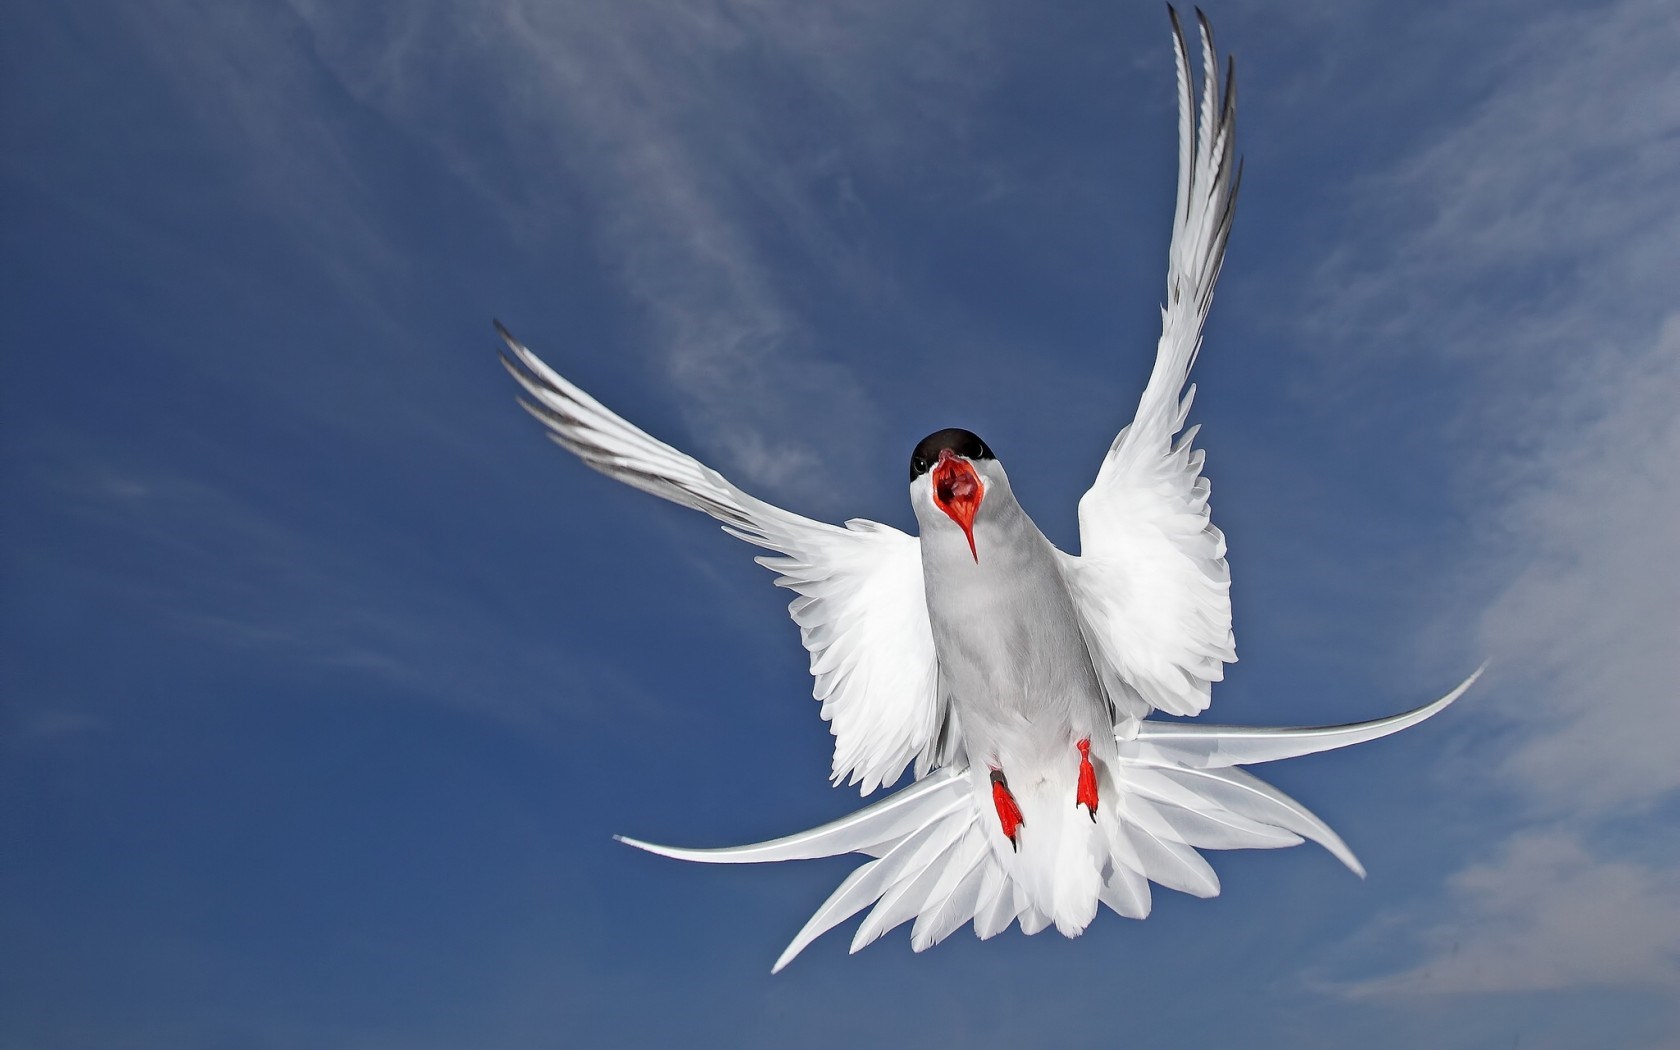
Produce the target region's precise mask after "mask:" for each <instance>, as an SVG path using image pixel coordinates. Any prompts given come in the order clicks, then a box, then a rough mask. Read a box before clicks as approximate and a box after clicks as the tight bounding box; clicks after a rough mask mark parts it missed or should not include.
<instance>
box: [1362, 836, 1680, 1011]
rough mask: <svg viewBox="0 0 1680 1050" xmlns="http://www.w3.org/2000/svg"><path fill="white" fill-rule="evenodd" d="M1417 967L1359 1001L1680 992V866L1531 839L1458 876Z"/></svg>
mask: <svg viewBox="0 0 1680 1050" xmlns="http://www.w3.org/2000/svg"><path fill="white" fill-rule="evenodd" d="M1443 904H1444V906H1443V907H1442V908H1440V909H1439V911H1438V913H1437V914H1436V915H1435V917H1434V918H1433V919H1432V920H1431V921H1429V922H1427V923H1426V924H1425V925H1424V926H1423V928H1422V929H1421V930H1419V931H1417V932H1416V933H1415V934H1414V936H1415V938H1416V940H1417V941H1419V942H1421V951H1420V953H1419V954H1420V955H1421V959H1420V961H1418V962H1417V963H1416V964H1415V965H1413V966H1411V967H1409V968H1407V969H1404V970H1401V971H1400V972H1397V973H1391V974H1387V975H1384V976H1382V977H1378V978H1374V979H1371V980H1366V981H1358V982H1351V983H1348V984H1345V985H1343V986H1342V987H1341V990H1342V991H1343V992H1344V993H1345V994H1348V995H1352V996H1357V997H1382V996H1394V995H1408V994H1447V995H1477V994H1484V993H1489V992H1535V991H1556V990H1560V989H1566V988H1575V987H1582V986H1602V985H1620V986H1627V987H1633V988H1654V989H1658V990H1663V991H1667V992H1669V993H1673V992H1676V991H1680V953H1677V952H1676V950H1675V949H1676V946H1680V868H1676V867H1674V866H1667V867H1664V866H1654V865H1650V864H1646V863H1641V862H1639V861H1636V860H1605V859H1604V858H1603V857H1602V856H1601V855H1599V854H1598V852H1597V851H1596V850H1592V849H1590V848H1588V847H1587V846H1586V845H1584V844H1583V843H1582V842H1581V841H1580V840H1579V839H1577V838H1576V837H1575V836H1573V835H1571V834H1568V833H1566V832H1526V833H1523V834H1520V835H1516V836H1514V837H1512V838H1511V839H1509V840H1508V841H1507V842H1506V843H1505V844H1504V846H1503V848H1502V849H1501V850H1500V851H1499V853H1498V854H1497V855H1495V856H1494V857H1492V858H1491V859H1489V860H1487V861H1483V862H1480V863H1477V864H1473V865H1471V866H1470V867H1468V868H1465V869H1464V870H1463V871H1460V872H1458V873H1456V874H1454V875H1453V876H1452V877H1451V878H1450V879H1448V880H1447V892H1446V899H1445V901H1444V902H1443Z"/></svg>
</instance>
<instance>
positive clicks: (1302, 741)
mask: <svg viewBox="0 0 1680 1050" xmlns="http://www.w3.org/2000/svg"><path fill="white" fill-rule="evenodd" d="M1481 673H1482V672H1481V669H1478V670H1477V671H1476V673H1475V674H1472V675H1471V676H1470V677H1469V678H1467V679H1465V681H1464V682H1463V683H1462V684H1461V685H1459V687H1458V688H1456V689H1454V690H1453V691H1452V692H1450V693H1448V694H1447V695H1446V696H1444V697H1442V698H1441V699H1439V700H1436V701H1435V702H1433V703H1430V704H1426V705H1424V706H1423V707H1419V708H1417V709H1415V710H1412V711H1407V712H1405V713H1403V714H1399V715H1395V716H1393V717H1391V718H1383V719H1377V720H1375V721H1371V722H1359V723H1355V724H1353V725H1346V726H1323V727H1312V728H1300V729H1261V728H1254V727H1247V726H1193V725H1184V724H1180V723H1176V722H1174V723H1155V722H1145V723H1144V724H1143V726H1142V728H1141V730H1140V731H1139V732H1138V734H1137V736H1136V738H1135V739H1133V740H1121V741H1119V757H1118V758H1117V760H1116V762H1115V766H1114V768H1113V769H1111V770H1108V771H1107V774H1108V775H1107V776H1105V777H1104V783H1105V787H1106V786H1112V788H1113V793H1114V794H1113V798H1112V799H1110V797H1108V796H1106V795H1105V796H1104V798H1103V805H1102V807H1101V809H1100V810H1099V819H1098V821H1097V824H1096V827H1097V829H1099V830H1098V831H1097V832H1096V837H1095V838H1093V839H1090V840H1088V841H1091V842H1093V843H1095V846H1094V850H1095V856H1096V860H1095V863H1096V869H1097V870H1096V872H1095V874H1096V876H1097V878H1096V879H1095V881H1092V880H1089V879H1080V878H1073V879H1068V878H1063V877H1062V875H1061V873H1058V875H1057V878H1056V879H1055V880H1054V883H1053V887H1052V888H1051V889H1049V890H1048V891H1041V892H1050V893H1052V894H1053V899H1048V900H1039V899H1035V897H1034V893H1033V891H1032V890H1031V889H1029V883H1028V881H1023V880H1022V879H1020V878H1018V877H1017V872H1019V871H1020V869H1019V868H1018V867H1017V866H1016V865H1017V862H1018V861H1019V857H1018V856H1017V855H1016V854H1014V853H1013V852H1012V851H1011V849H1010V847H1009V846H1008V844H1007V840H1004V839H1003V837H1002V835H1001V834H1000V833H999V829H998V827H997V817H996V815H995V814H994V813H993V812H992V804H991V799H990V796H989V794H986V793H983V792H980V791H977V790H976V788H975V786H974V785H975V781H974V780H973V779H972V778H970V777H969V775H968V774H967V772H966V771H964V770H961V769H952V768H947V769H941V770H939V771H937V772H935V773H933V774H932V775H930V776H928V777H926V778H924V779H923V780H921V781H918V782H917V783H915V784H913V785H911V786H910V787H908V788H905V789H904V790H902V791H899V792H897V793H896V794H893V795H891V796H889V797H888V798H885V799H883V800H881V801H880V802H877V803H875V804H874V805H872V806H868V807H865V808H864V809H861V810H859V811H857V812H856V813H852V814H850V815H848V816H846V817H842V818H841V819H839V820H836V821H832V822H830V823H828V824H824V825H822V826H821V827H818V828H813V829H811V830H810V831H804V832H800V833H799V834H797V835H789V836H786V837H785V838H779V839H773V840H771V841H769V842H760V843H755V844H753V845H748V846H736V847H730V848H725V849H679V848H675V847H671V846H656V845H653V844H651V843H646V842H640V841H637V840H635V839H629V838H623V837H620V840H619V841H621V842H624V843H626V844H628V845H631V846H635V847H637V848H639V849H644V850H647V851H649V852H652V853H658V854H661V855H663V856H667V857H675V858H677V859H679V860H693V861H700V862H704V863H712V864H743V863H758V862H766V861H781V860H805V859H812V858H816V857H829V856H836V855H839V854H843V853H862V854H866V855H869V856H872V857H875V858H877V859H873V860H870V861H869V862H868V863H866V864H864V865H862V866H861V867H859V868H858V869H857V870H855V871H853V872H852V873H851V875H850V876H848V877H847V878H846V879H845V881H843V882H842V883H841V884H840V885H839V887H838V888H836V889H835V891H834V893H833V894H832V895H830V896H829V898H828V900H827V901H825V902H824V903H823V905H822V907H820V908H818V909H817V911H816V914H814V915H812V916H811V918H810V921H808V922H807V923H806V924H805V926H804V928H803V929H801V930H800V931H799V933H798V934H797V935H796V936H795V937H794V939H793V941H792V942H791V943H790V944H789V945H788V946H787V950H786V951H784V952H783V953H782V955H781V957H780V958H779V959H777V960H776V965H775V967H774V968H773V970H772V972H774V971H776V970H780V969H781V968H782V967H784V966H786V965H787V964H788V963H789V962H790V961H792V959H793V958H794V957H795V956H796V955H798V954H799V953H800V952H801V951H803V950H804V949H805V947H806V946H807V945H809V944H810V943H811V942H812V941H814V940H816V939H817V938H818V937H820V936H822V935H823V934H824V933H826V932H827V931H829V930H830V929H833V928H834V927H835V926H837V925H839V924H840V923H842V922H844V921H846V920H847V919H849V918H851V917H852V916H853V915H856V914H857V913H858V912H860V911H863V910H864V909H865V908H869V907H870V906H871V905H873V906H874V907H873V908H872V909H871V910H870V913H869V915H868V916H867V917H866V918H865V919H864V921H863V922H862V923H861V924H859V926H858V929H857V933H856V934H855V936H854V937H853V940H852V950H853V951H857V950H859V949H860V948H863V947H864V946H866V945H868V944H870V943H871V942H873V941H874V940H876V939H877V938H879V937H880V936H881V935H883V934H885V933H887V932H889V931H891V930H892V929H894V928H896V927H898V926H900V925H902V924H903V923H905V922H908V921H910V920H912V919H914V920H915V926H914V927H913V928H912V932H911V945H912V947H913V948H914V949H915V950H916V951H922V950H923V949H925V948H928V947H930V946H931V945H934V944H938V943H939V942H940V941H942V940H944V939H945V938H946V937H948V936H949V935H950V934H951V933H952V932H953V931H955V930H956V929H958V928H959V927H961V926H962V925H964V924H965V923H968V922H973V924H974V932H975V933H976V934H977V935H978V936H979V937H981V938H982V939H984V938H989V937H994V936H996V935H997V934H999V933H1001V932H1003V931H1004V930H1006V929H1008V928H1009V925H1010V923H1012V922H1015V921H1017V920H1018V921H1019V922H1020V925H1021V931H1022V932H1023V933H1026V934H1029V935H1030V934H1034V933H1038V932H1039V931H1040V930H1043V929H1044V928H1046V927H1047V926H1049V925H1050V924H1051V923H1052V922H1056V923H1057V924H1058V926H1059V928H1061V930H1062V932H1063V933H1065V934H1067V935H1068V936H1074V935H1076V934H1077V933H1079V932H1080V930H1082V929H1083V928H1084V926H1085V924H1086V922H1088V921H1089V918H1088V915H1089V909H1090V908H1093V907H1095V905H1096V903H1097V902H1101V903H1102V904H1106V905H1107V906H1108V907H1109V908H1110V909H1111V910H1113V911H1114V912H1116V913H1117V914H1119V915H1123V916H1125V917H1127V918H1135V919H1141V918H1144V917H1146V916H1147V915H1148V914H1149V911H1150V907H1151V900H1150V891H1149V883H1150V882H1156V883H1159V884H1160V885H1162V886H1165V887H1168V888H1169V889H1176V890H1179V891H1181V892H1184V893H1190V894H1194V895H1196V896H1200V897H1211V896H1214V895H1216V894H1217V893H1218V892H1219V877H1218V876H1217V875H1216V874H1214V871H1213V868H1212V867H1211V866H1210V865H1209V864H1208V863H1207V861H1206V860H1205V859H1204V858H1203V857H1202V855H1201V854H1200V853H1198V852H1197V850H1199V849H1274V848H1277V847H1280V846H1292V845H1296V844H1298V843H1300V842H1301V841H1302V839H1311V840H1312V841H1314V842H1317V843H1318V844H1319V845H1321V846H1323V847H1324V848H1325V849H1326V850H1328V851H1330V853H1331V854H1333V855H1334V856H1335V857H1336V858H1337V859H1338V860H1340V861H1341V862H1342V863H1344V864H1346V865H1347V866H1348V867H1349V868H1350V869H1352V870H1353V871H1354V872H1355V873H1356V874H1358V875H1360V876H1361V877H1363V876H1364V874H1365V869H1364V868H1362V867H1361V866H1360V864H1359V861H1358V860H1357V859H1356V858H1355V857H1354V855H1353V852H1352V851H1351V850H1349V849H1348V847H1347V844H1346V843H1345V842H1343V841H1342V840H1341V837H1340V836H1338V835H1337V834H1336V833H1335V832H1334V831H1332V830H1330V827H1329V826H1328V825H1326V824H1325V823H1324V822H1323V821H1322V820H1320V819H1318V817H1316V816H1314V815H1313V814H1312V812H1311V811H1309V810H1308V809H1307V808H1306V807H1304V806H1302V805H1301V804H1300V803H1298V802H1296V801H1295V800H1294V799H1292V798H1290V797H1289V796H1288V795H1286V794H1284V793H1283V792H1282V791H1279V790H1278V789H1277V788H1275V787H1272V786H1271V785H1270V784H1267V783H1265V782H1264V781H1262V780H1260V779H1259V778H1257V777H1255V776H1253V775H1251V774H1249V773H1247V772H1245V771H1243V770H1242V769H1239V768H1236V767H1237V765H1238V764H1239V763H1242V762H1269V761H1274V760H1276V759H1281V758H1289V757H1293V756H1295V755H1307V754H1312V753H1314V752H1317V751H1327V750H1331V749H1334V748H1340V747H1348V746H1350V745H1352V744H1358V743H1363V742H1365V741H1367V740H1375V739H1377V738H1379V737H1383V736H1387V735H1389V734H1390V733H1396V732H1399V731H1400V730H1402V729H1405V728H1407V727H1408V726H1413V725H1416V724H1417V723H1419V722H1421V721H1423V720H1425V719H1427V718H1430V717H1431V716H1433V715H1435V714H1438V713H1439V712H1440V711H1442V710H1443V709H1445V708H1446V707H1447V705H1449V704H1451V703H1452V702H1453V701H1454V700H1457V699H1458V698H1459V697H1460V696H1462V695H1464V691H1465V690H1466V689H1468V688H1469V687H1470V685H1471V683H1473V682H1474V681H1475V680H1476V678H1477V677H1478V676H1480V674H1481ZM1079 819H1081V820H1084V819H1085V818H1084V817H1083V816H1081V817H1080V818H1079ZM1081 885H1090V886H1092V887H1094V888H1092V889H1090V890H1089V892H1088V896H1090V897H1092V898H1094V899H1091V900H1082V901H1068V900H1064V899H1060V898H1062V897H1064V896H1065V895H1066V893H1067V887H1068V886H1081ZM1070 915H1073V916H1075V918H1074V919H1071V920H1070V918H1069V916H1070ZM1080 916H1085V919H1084V921H1079V919H1078V917H1080Z"/></svg>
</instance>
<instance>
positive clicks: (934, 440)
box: [910, 427, 1001, 562]
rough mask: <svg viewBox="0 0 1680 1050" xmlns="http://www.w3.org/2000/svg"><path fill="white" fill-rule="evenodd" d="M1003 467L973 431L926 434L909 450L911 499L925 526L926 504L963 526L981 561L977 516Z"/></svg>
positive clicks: (973, 551) (946, 431) (952, 429)
mask: <svg viewBox="0 0 1680 1050" xmlns="http://www.w3.org/2000/svg"><path fill="white" fill-rule="evenodd" d="M1000 469H1001V468H999V467H998V466H997V457H996V456H994V455H992V450H991V449H990V448H987V447H986V443H985V442H984V441H981V440H980V437H979V435H977V434H975V433H974V432H973V431H969V430H962V429H960V428H957V427H951V428H949V429H946V430H941V431H939V432H938V433H935V434H929V435H928V436H927V437H925V438H923V439H922V441H921V443H920V444H919V445H917V446H916V451H914V452H912V453H911V454H910V500H911V503H912V504H913V505H914V506H915V508H916V516H917V518H919V519H922V522H923V528H924V529H925V528H927V526H928V519H926V518H923V516H922V515H923V509H924V507H931V508H934V509H937V510H939V511H941V512H943V513H944V514H945V516H946V517H948V518H950V519H951V520H952V521H954V522H956V523H957V525H958V527H959V528H961V529H962V531H963V535H964V536H965V537H967V538H968V551H969V553H970V554H972V555H973V556H974V560H975V561H976V562H978V561H979V560H980V552H979V551H977V550H976V549H975V547H974V516H975V515H976V514H978V513H980V503H981V501H982V500H984V499H985V498H986V489H987V487H988V486H989V485H990V484H991V483H992V481H993V478H992V476H991V475H993V474H994V473H996V472H998V471H999V470H1000ZM924 492H925V493H926V495H923V493H924ZM934 520H937V519H934Z"/></svg>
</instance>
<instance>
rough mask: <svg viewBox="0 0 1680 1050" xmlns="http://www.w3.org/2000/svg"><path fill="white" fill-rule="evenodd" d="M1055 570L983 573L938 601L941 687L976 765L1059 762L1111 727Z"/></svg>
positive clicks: (933, 600) (944, 591)
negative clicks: (1077, 744) (1079, 742)
mask: <svg viewBox="0 0 1680 1050" xmlns="http://www.w3.org/2000/svg"><path fill="white" fill-rule="evenodd" d="M1047 568H1048V572H1044V571H1039V572H1030V571H1021V569H1020V568H1017V570H1016V571H1014V572H1004V573H998V574H995V575H993V576H992V577H991V578H988V577H987V576H986V575H984V574H982V573H975V574H974V575H973V576H972V577H971V578H969V579H966V580H963V579H960V578H959V580H958V581H946V582H956V584H957V585H956V586H948V587H944V588H941V593H939V594H938V595H933V594H930V595H929V599H930V601H929V604H930V608H929V613H930V619H931V620H932V622H933V627H934V631H933V635H934V649H935V652H936V653H937V654H938V658H939V668H940V676H941V681H942V683H943V685H944V687H945V689H946V691H947V692H948V693H949V695H950V697H951V703H952V705H953V707H954V708H955V710H956V713H957V720H958V723H959V725H960V726H961V731H962V737H963V741H964V744H965V747H966V749H967V751H968V756H969V760H970V761H971V762H974V763H987V764H990V765H993V766H997V767H1000V768H1004V769H1010V768H1017V769H1020V768H1021V767H1023V766H1027V767H1031V766H1039V765H1042V764H1046V763H1048V764H1051V765H1056V766H1060V765H1063V764H1065V763H1066V761H1067V759H1068V756H1069V755H1071V754H1072V753H1073V750H1072V749H1073V742H1074V741H1076V740H1079V739H1081V738H1086V737H1093V736H1095V737H1097V738H1098V739H1099V740H1100V739H1102V738H1103V737H1104V736H1106V735H1108V734H1107V733H1105V732H1104V731H1105V730H1109V729H1111V728H1112V723H1111V720H1110V719H1109V716H1108V705H1107V701H1106V700H1105V699H1104V698H1103V696H1102V690H1101V687H1100V686H1099V684H1098V681H1097V676H1096V673H1095V671H1093V670H1092V666H1091V657H1090V653H1089V651H1088V650H1087V649H1086V647H1085V640H1084V636H1083V635H1082V634H1081V632H1080V628H1079V622H1078V619H1077V614H1076V613H1075V610H1074V607H1073V601H1072V598H1071V597H1070V596H1069V594H1068V592H1067V588H1066V586H1065V585H1064V584H1063V582H1062V578H1061V575H1060V573H1059V572H1058V571H1057V570H1056V567H1055V565H1054V564H1053V563H1051V564H1049V565H1048V566H1047ZM1005 579H1007V580H1009V581H1011V583H1010V585H1007V586H1006V585H1004V583H1003V580H1005ZM1099 746H1101V745H1099Z"/></svg>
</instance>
